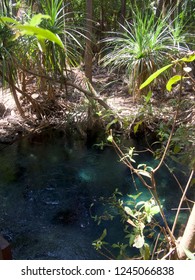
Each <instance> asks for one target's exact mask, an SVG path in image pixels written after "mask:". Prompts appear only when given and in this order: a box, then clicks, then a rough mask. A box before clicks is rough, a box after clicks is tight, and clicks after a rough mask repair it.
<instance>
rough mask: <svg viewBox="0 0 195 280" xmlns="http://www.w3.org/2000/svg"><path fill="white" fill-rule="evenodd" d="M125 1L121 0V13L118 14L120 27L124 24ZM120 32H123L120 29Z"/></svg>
mask: <svg viewBox="0 0 195 280" xmlns="http://www.w3.org/2000/svg"><path fill="white" fill-rule="evenodd" d="M126 2H127V1H126V0H121V12H120V18H119V22H120V24H121V25H124V23H125V16H126ZM120 30H121V31H123V28H122V27H121V28H120Z"/></svg>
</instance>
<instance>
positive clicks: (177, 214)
mask: <svg viewBox="0 0 195 280" xmlns="http://www.w3.org/2000/svg"><path fill="white" fill-rule="evenodd" d="M193 175H194V170H192V171H191V173H190V177H189V179H188V182H187V184H186V187H185V189H184V192H183V195H182V197H181V199H180V202H179V206H178V209H177V213H176V215H175V220H174V223H173V227H172V230H171V232H172V234H174V231H175V227H176V224H177V220H178V216H179V212H180V210H181V205H182V203H183V201H184V199H185V196H186V192H187V190H188V188H189V186H190V182H191V180H192V177H193Z"/></svg>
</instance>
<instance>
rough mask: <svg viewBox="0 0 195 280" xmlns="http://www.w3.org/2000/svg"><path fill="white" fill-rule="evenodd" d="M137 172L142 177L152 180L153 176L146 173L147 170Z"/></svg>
mask: <svg viewBox="0 0 195 280" xmlns="http://www.w3.org/2000/svg"><path fill="white" fill-rule="evenodd" d="M137 172H138V173H139V174H140V175H142V176H145V177H148V178H151V174H150V173H149V172H148V171H146V170H142V169H137Z"/></svg>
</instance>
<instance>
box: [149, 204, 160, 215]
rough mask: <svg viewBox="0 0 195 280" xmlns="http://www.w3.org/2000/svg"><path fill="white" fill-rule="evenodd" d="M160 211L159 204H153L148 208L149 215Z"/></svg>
mask: <svg viewBox="0 0 195 280" xmlns="http://www.w3.org/2000/svg"><path fill="white" fill-rule="evenodd" d="M159 212H160V207H159V206H153V207H151V209H150V214H151V215H156V214H158V213H159Z"/></svg>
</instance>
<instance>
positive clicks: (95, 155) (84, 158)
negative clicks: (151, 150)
mask: <svg viewBox="0 0 195 280" xmlns="http://www.w3.org/2000/svg"><path fill="white" fill-rule="evenodd" d="M142 160H143V161H148V162H150V161H151V160H152V159H151V158H150V156H149V155H145V156H143V157H142ZM0 163H1V164H0V233H1V234H3V235H4V237H5V238H6V239H7V240H8V241H9V242H10V243H11V245H12V251H13V258H14V259H83V260H85V259H103V257H102V256H101V255H100V254H99V253H98V252H96V251H95V250H94V248H93V247H92V241H93V240H95V239H97V238H98V237H99V236H100V235H101V233H102V231H103V229H104V228H105V227H107V226H108V227H109V229H110V231H109V234H108V238H109V241H110V242H118V241H120V239H121V236H122V235H123V232H122V228H121V227H120V223H117V222H103V223H102V224H100V226H97V224H96V223H95V222H94V221H93V220H92V219H91V217H90V213H89V208H90V205H91V203H95V204H96V202H98V199H99V197H100V196H109V195H111V194H112V193H113V191H114V190H115V189H116V188H118V189H119V190H120V191H122V192H123V193H124V199H125V197H126V194H127V193H128V194H129V193H131V194H135V193H136V190H135V188H134V186H133V184H132V180H131V176H130V172H129V170H128V169H127V168H126V166H124V165H123V164H121V163H120V162H119V160H118V157H117V155H116V153H115V151H114V150H113V149H112V148H105V149H104V150H103V151H101V150H99V149H97V148H96V147H93V146H91V147H86V145H85V144H84V143H83V142H82V141H71V139H70V138H68V137H66V136H64V135H61V136H60V135H56V134H55V133H54V134H48V136H44V137H40V136H38V137H34V138H33V139H23V140H20V141H18V142H16V143H14V144H13V145H11V146H8V147H5V148H4V149H1V151H0ZM151 164H154V162H151ZM168 178H169V176H168V175H167V172H166V170H163V172H161V173H159V174H158V180H157V181H158V182H157V183H159V186H160V187H159V194H160V197H161V200H162V202H163V204H164V209H165V212H166V214H167V215H168V216H170V220H171V219H172V218H171V217H172V216H173V215H172V213H173V211H171V208H174V207H177V205H178V199H179V197H180V192H179V191H178V188H177V187H176V184H175V181H174V179H168ZM183 182H185V179H183ZM137 183H138V186H139V185H140V184H139V182H137ZM139 191H142V192H143V196H144V197H142V199H143V198H145V199H146V198H150V195H149V194H148V192H147V191H146V190H145V189H144V188H142V187H140V189H139ZM167 192H170V195H168V196H167ZM97 205H99V204H98V203H97ZM98 207H99V208H98ZM96 210H97V212H99V213H101V210H102V209H101V206H100V205H99V206H96V207H94V209H93V211H96ZM184 215H185V214H184Z"/></svg>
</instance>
